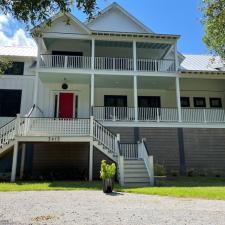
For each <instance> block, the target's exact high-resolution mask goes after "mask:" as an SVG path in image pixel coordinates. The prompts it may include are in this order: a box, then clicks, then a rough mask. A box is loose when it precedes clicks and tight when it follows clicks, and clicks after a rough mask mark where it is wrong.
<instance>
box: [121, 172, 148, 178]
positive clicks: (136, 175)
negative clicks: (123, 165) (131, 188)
mask: <svg viewBox="0 0 225 225" xmlns="http://www.w3.org/2000/svg"><path fill="white" fill-rule="evenodd" d="M124 176H125V177H127V178H131V177H141V178H142V177H147V178H148V177H149V176H148V173H147V172H144V173H138V172H133V173H127V172H125V173H124Z"/></svg>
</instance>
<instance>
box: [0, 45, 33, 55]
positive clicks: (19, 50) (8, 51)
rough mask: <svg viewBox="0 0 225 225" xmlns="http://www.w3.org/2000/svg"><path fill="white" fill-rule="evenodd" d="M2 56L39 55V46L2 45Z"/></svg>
mask: <svg viewBox="0 0 225 225" xmlns="http://www.w3.org/2000/svg"><path fill="white" fill-rule="evenodd" d="M0 56H16V57H31V58H36V57H37V48H35V47H18V46H17V47H15V46H0Z"/></svg>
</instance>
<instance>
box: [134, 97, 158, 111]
mask: <svg viewBox="0 0 225 225" xmlns="http://www.w3.org/2000/svg"><path fill="white" fill-rule="evenodd" d="M138 107H149V108H160V107H161V101H160V96H138Z"/></svg>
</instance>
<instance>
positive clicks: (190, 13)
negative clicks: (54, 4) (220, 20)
mask: <svg viewBox="0 0 225 225" xmlns="http://www.w3.org/2000/svg"><path fill="white" fill-rule="evenodd" d="M112 2H113V1H110V0H98V6H99V8H100V9H103V8H105V7H107V6H108V5H109V4H111V3H112ZM139 2H141V4H140V3H139ZM117 3H119V4H120V5H121V6H122V7H124V8H125V9H126V10H127V11H128V12H130V13H131V14H132V15H134V16H135V17H136V18H137V19H139V20H140V21H141V22H142V23H144V24H145V25H146V26H148V27H149V28H151V29H152V30H153V31H154V32H156V33H168V34H180V35H181V39H180V40H179V43H178V49H179V51H180V52H182V53H193V54H207V53H208V51H207V48H206V47H205V45H204V43H203V42H202V37H203V35H204V30H203V26H202V24H201V23H200V18H201V12H200V11H199V4H200V0H141V1H137V0H118V1H117ZM73 14H74V15H75V16H76V17H77V18H78V19H80V20H81V21H84V20H85V18H86V16H85V15H84V14H82V12H79V11H78V10H76V9H74V10H73ZM2 18H3V16H2ZM2 18H1V15H0V42H1V43H0V44H3V43H5V44H6V45H9V44H10V40H11V39H12V38H14V42H17V44H19V45H20V44H22V43H23V41H25V42H26V44H27V45H33V43H32V41H31V40H29V39H27V38H26V34H25V33H23V31H22V29H21V28H23V25H22V24H19V23H18V22H16V21H14V20H12V19H10V18H8V21H5V18H3V19H2ZM2 20H3V23H2ZM5 38H8V39H7V40H6V41H5V42H4V41H2V40H5ZM14 42H11V43H13V44H14Z"/></svg>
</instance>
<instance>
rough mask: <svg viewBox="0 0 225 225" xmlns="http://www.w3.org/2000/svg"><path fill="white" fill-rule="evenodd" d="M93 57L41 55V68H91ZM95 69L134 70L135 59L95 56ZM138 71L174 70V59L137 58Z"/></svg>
mask: <svg viewBox="0 0 225 225" xmlns="http://www.w3.org/2000/svg"><path fill="white" fill-rule="evenodd" d="M91 61H92V58H91V57H90V56H67V55H49V54H42V55H41V56H40V67H41V68H61V69H63V68H65V69H91ZM94 69H95V70H113V71H132V70H134V60H133V59H132V58H113V57H95V58H94ZM137 70H138V71H149V72H173V71H175V62H174V60H167V59H163V60H155V59H137Z"/></svg>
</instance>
